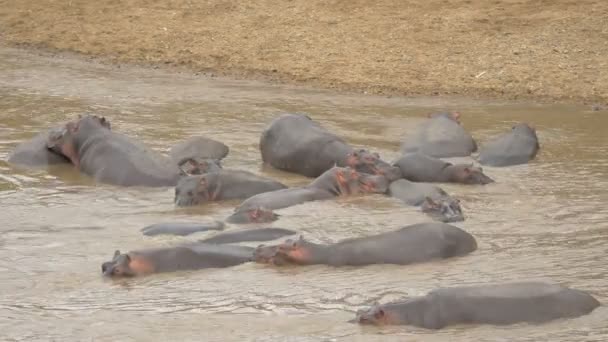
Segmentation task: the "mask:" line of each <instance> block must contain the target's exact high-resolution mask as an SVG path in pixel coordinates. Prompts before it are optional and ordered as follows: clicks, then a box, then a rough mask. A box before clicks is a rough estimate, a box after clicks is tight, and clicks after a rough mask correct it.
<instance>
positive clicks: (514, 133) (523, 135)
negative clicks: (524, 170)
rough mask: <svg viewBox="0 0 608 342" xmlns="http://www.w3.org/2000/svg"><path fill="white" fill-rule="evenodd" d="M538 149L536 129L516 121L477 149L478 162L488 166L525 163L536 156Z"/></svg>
mask: <svg viewBox="0 0 608 342" xmlns="http://www.w3.org/2000/svg"><path fill="white" fill-rule="evenodd" d="M539 149H540V145H539V143H538V137H537V136H536V130H535V129H534V128H533V127H530V126H529V125H528V124H526V123H518V124H516V125H514V126H513V127H512V128H511V131H510V132H508V133H504V134H502V135H500V136H498V137H497V138H496V139H494V140H492V141H489V142H487V143H485V144H484V145H483V146H482V147H481V149H480V151H479V157H478V160H479V163H480V164H482V165H488V166H511V165H518V164H525V163H527V162H529V161H530V160H532V159H534V157H536V153H537V152H538V150H539Z"/></svg>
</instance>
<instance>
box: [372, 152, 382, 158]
mask: <svg viewBox="0 0 608 342" xmlns="http://www.w3.org/2000/svg"><path fill="white" fill-rule="evenodd" d="M372 156H374V157H376V158H378V159H380V153H378V152H374V153H372Z"/></svg>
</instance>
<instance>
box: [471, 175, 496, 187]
mask: <svg viewBox="0 0 608 342" xmlns="http://www.w3.org/2000/svg"><path fill="white" fill-rule="evenodd" d="M490 183H494V180H493V179H492V178H490V177H488V176H486V175H485V174H483V173H480V174H477V175H475V184H481V185H486V184H490Z"/></svg>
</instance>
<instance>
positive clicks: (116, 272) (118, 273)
mask: <svg viewBox="0 0 608 342" xmlns="http://www.w3.org/2000/svg"><path fill="white" fill-rule="evenodd" d="M112 274H114V275H121V274H122V272H121V270H120V269H119V268H115V269H113V270H112Z"/></svg>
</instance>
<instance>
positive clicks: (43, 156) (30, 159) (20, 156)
mask: <svg viewBox="0 0 608 342" xmlns="http://www.w3.org/2000/svg"><path fill="white" fill-rule="evenodd" d="M101 124H102V125H104V126H105V127H106V128H107V129H110V122H109V121H107V120H103V122H101ZM64 128H65V123H64V124H61V125H59V126H57V127H53V128H51V129H50V130H48V131H44V132H41V133H39V134H37V135H36V136H34V137H33V138H32V139H30V140H27V141H24V142H22V143H20V144H19V145H17V147H15V149H14V150H13V151H12V152H11V154H10V155H9V157H8V162H9V163H11V164H14V165H21V166H28V167H47V166H49V165H56V164H69V163H70V159H69V158H67V157H66V156H64V155H63V154H61V153H57V152H55V151H53V150H50V149H48V148H47V142H48V140H49V137H50V136H57V135H58V134H61V132H62V131H63V130H64Z"/></svg>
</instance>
